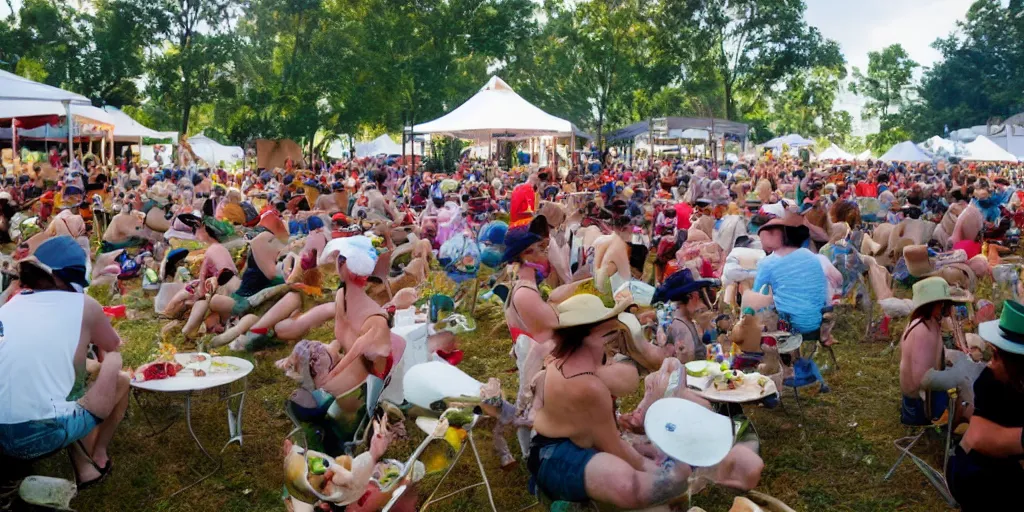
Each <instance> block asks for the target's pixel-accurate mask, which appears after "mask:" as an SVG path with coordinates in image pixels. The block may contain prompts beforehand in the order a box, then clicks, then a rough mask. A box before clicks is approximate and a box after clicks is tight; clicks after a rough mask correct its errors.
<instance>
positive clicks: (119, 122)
mask: <svg viewBox="0 0 1024 512" xmlns="http://www.w3.org/2000/svg"><path fill="white" fill-rule="evenodd" d="M72 111H74V109H73V108H72ZM103 111H104V112H106V113H107V114H108V115H109V116H110V118H111V119H112V120H113V123H114V141H115V142H135V143H139V144H142V141H143V140H144V139H171V140H172V141H174V142H177V141H178V134H177V132H171V133H172V134H173V135H171V136H167V135H165V134H164V133H162V132H158V131H156V130H153V129H150V128H147V127H145V126H143V125H142V123H139V122H138V121H136V120H134V119H132V118H131V116H129V115H128V114H125V113H124V111H122V110H121V109H119V108H117V107H113V106H110V105H107V106H105V107H103Z"/></svg>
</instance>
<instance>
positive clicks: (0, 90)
mask: <svg viewBox="0 0 1024 512" xmlns="http://www.w3.org/2000/svg"><path fill="white" fill-rule="evenodd" d="M0 100H17V101H56V102H57V103H62V102H65V101H67V102H70V103H71V104H72V105H91V104H92V103H91V102H90V101H89V98H86V97H85V96H82V95H81V94H75V93H73V92H68V91H65V90H64V89H58V88H56V87H52V86H49V85H46V84H41V83H38V82H33V81H32V80H29V79H28V78H24V77H20V76H18V75H15V74H14V73H8V72H7V71H0ZM0 117H13V116H4V113H3V111H0Z"/></svg>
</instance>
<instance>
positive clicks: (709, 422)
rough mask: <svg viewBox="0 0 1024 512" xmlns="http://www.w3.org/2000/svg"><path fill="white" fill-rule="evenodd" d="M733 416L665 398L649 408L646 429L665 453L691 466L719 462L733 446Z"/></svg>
mask: <svg viewBox="0 0 1024 512" xmlns="http://www.w3.org/2000/svg"><path fill="white" fill-rule="evenodd" d="M731 421H732V420H731V419H729V418H728V417H726V416H723V415H721V414H716V413H714V412H711V411H709V410H708V409H705V408H703V407H701V406H699V405H697V404H695V403H693V402H691V401H689V400H684V399H682V398H674V397H673V398H662V399H661V400H658V401H657V402H654V404H652V405H651V407H650V408H649V409H647V416H646V417H645V418H644V430H645V431H646V432H647V437H648V438H649V439H650V440H651V442H652V443H654V446H657V447H658V449H659V450H661V451H663V452H665V454H666V455H668V456H669V457H672V458H673V459H676V460H678V461H680V462H684V463H686V464H689V465H691V466H698V467H710V466H714V465H715V464H718V463H719V462H721V461H722V459H724V458H725V456H726V455H728V454H729V450H731V449H732V425H730V422H731Z"/></svg>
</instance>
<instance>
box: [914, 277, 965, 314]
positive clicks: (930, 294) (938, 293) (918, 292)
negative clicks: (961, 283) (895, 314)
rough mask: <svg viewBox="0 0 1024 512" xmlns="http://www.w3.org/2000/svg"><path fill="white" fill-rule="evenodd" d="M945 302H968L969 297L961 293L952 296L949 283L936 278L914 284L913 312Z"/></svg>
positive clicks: (927, 278)
mask: <svg viewBox="0 0 1024 512" xmlns="http://www.w3.org/2000/svg"><path fill="white" fill-rule="evenodd" d="M947 300H948V301H952V302H970V301H971V295H970V294H969V293H967V292H962V291H961V292H960V293H957V294H956V295H954V294H953V293H952V288H951V287H950V286H949V283H947V282H946V280H945V279H943V278H941V277H938V276H933V277H926V278H924V279H922V280H920V281H918V282H916V283H914V311H917V310H918V309H919V308H921V307H922V306H927V305H928V304H934V303H936V302H942V301H947ZM911 314H913V313H911Z"/></svg>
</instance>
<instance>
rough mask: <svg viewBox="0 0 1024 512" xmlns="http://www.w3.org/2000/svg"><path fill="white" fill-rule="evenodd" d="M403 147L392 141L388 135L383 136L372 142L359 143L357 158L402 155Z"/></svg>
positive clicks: (357, 144)
mask: <svg viewBox="0 0 1024 512" xmlns="http://www.w3.org/2000/svg"><path fill="white" fill-rule="evenodd" d="M401 154H402V146H401V145H400V144H399V143H397V142H395V141H394V140H392V139H391V136H390V135H388V134H386V133H385V134H384V135H381V136H380V137H377V138H376V139H373V140H371V141H370V142H357V143H356V156H360V157H363V156H376V155H401Z"/></svg>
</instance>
